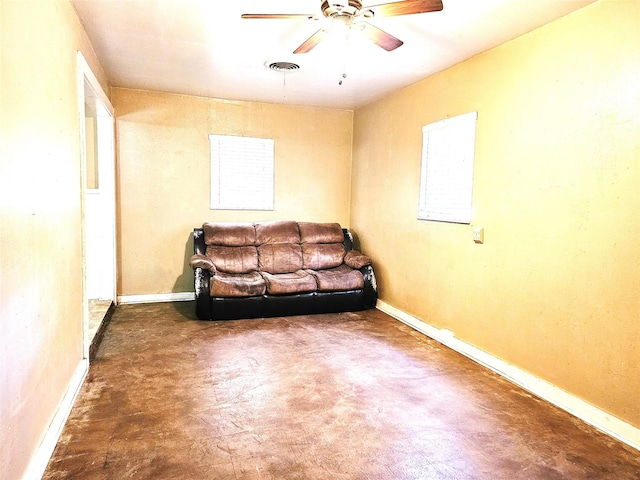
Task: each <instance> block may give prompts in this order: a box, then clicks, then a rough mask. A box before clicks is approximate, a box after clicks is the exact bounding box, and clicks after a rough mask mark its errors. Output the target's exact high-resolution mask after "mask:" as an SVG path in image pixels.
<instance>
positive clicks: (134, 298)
mask: <svg viewBox="0 0 640 480" xmlns="http://www.w3.org/2000/svg"><path fill="white" fill-rule="evenodd" d="M195 299H196V294H195V293H194V292H179V293H155V294H150V295H122V296H120V297H118V303H120V304H125V305H126V304H131V303H160V302H189V301H191V300H195Z"/></svg>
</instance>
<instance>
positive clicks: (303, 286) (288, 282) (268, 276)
mask: <svg viewBox="0 0 640 480" xmlns="http://www.w3.org/2000/svg"><path fill="white" fill-rule="evenodd" d="M262 276H263V277H264V279H265V280H266V282H267V293H269V294H272V295H282V294H286V293H304V292H313V291H315V290H316V287H317V286H316V279H315V278H314V277H313V275H310V274H309V273H307V272H305V271H303V270H298V271H297V272H293V273H278V274H272V273H266V272H262Z"/></svg>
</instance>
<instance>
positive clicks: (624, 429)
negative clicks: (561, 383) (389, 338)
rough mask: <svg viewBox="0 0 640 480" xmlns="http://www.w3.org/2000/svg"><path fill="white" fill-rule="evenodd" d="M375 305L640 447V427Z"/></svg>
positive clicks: (384, 305)
mask: <svg viewBox="0 0 640 480" xmlns="http://www.w3.org/2000/svg"><path fill="white" fill-rule="evenodd" d="M376 308H377V309H378V310H380V311H382V312H384V313H386V314H388V315H390V316H392V317H394V318H395V319H397V320H399V321H401V322H402V323H405V324H407V325H408V326H410V327H411V328H413V329H414V330H417V331H418V332H420V333H423V334H425V335H427V336H428V337H431V338H433V339H434V340H436V341H438V342H440V343H442V344H443V345H445V346H447V347H449V348H451V349H452V350H455V351H456V352H459V353H461V354H462V355H464V356H466V357H468V358H470V359H471V360H473V361H475V362H477V363H479V364H480V365H483V366H485V367H487V368H489V369H490V370H493V371H494V372H496V373H497V374H498V375H501V376H502V377H504V378H506V379H507V380H509V381H510V382H512V383H515V384H516V385H518V386H520V387H522V388H524V389H525V390H527V391H529V392H531V393H532V394H534V395H536V396H537V397H540V398H542V399H543V400H546V401H548V402H550V403H552V404H554V405H555V406H557V407H559V408H561V409H562V410H564V411H566V412H568V413H570V414H571V415H574V416H576V417H578V418H579V419H581V420H583V421H584V422H586V423H588V424H590V425H592V426H594V427H595V428H597V429H598V430H600V431H602V432H604V433H606V434H607V435H610V436H612V437H613V438H616V439H618V440H620V441H621V442H624V443H626V444H627V445H629V446H631V447H633V448H635V449H637V450H640V428H637V427H635V426H633V425H631V424H629V423H627V422H624V421H622V420H620V419H619V418H616V417H614V416H612V415H610V414H608V413H607V412H605V411H603V410H601V409H599V408H597V407H594V406H593V405H591V404H589V403H587V402H585V401H584V400H582V399H580V398H578V397H576V396H575V395H572V394H570V393H568V392H566V391H564V390H562V389H561V388H559V387H557V386H555V385H553V384H552V383H549V382H547V381H546V380H543V379H541V378H538V377H536V376H534V375H531V374H530V373H527V372H525V371H524V370H521V369H519V368H518V367H515V366H513V365H510V364H508V363H506V362H505V361H503V360H500V359H499V358H497V357H494V356H493V355H491V354H489V353H487V352H484V351H482V350H480V349H479V348H477V347H474V346H473V345H470V344H468V343H466V342H463V341H462V340H460V339H458V338H456V337H455V336H454V334H453V332H451V331H450V330H445V329H438V328H435V327H433V326H431V325H429V324H427V323H425V322H423V321H422V320H419V319H418V318H416V317H414V316H412V315H409V314H408V313H406V312H403V311H402V310H399V309H397V308H395V307H393V306H391V305H389V304H388V303H386V302H383V301H382V300H378V303H377V306H376Z"/></svg>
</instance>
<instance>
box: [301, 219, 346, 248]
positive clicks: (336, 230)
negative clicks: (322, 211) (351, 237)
mask: <svg viewBox="0 0 640 480" xmlns="http://www.w3.org/2000/svg"><path fill="white" fill-rule="evenodd" d="M298 227H299V229H300V243H342V241H343V240H344V234H343V233H342V227H340V224H339V223H305V222H299V223H298Z"/></svg>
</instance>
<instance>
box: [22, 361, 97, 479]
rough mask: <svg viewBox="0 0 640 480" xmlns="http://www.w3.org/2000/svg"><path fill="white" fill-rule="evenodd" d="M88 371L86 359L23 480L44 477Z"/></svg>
mask: <svg viewBox="0 0 640 480" xmlns="http://www.w3.org/2000/svg"><path fill="white" fill-rule="evenodd" d="M88 371H89V360H88V359H86V358H85V359H83V360H82V361H81V362H80V363H79V364H78V366H77V368H76V371H75V372H74V373H73V376H72V377H71V380H70V381H69V385H68V386H67V391H66V392H65V394H64V397H62V401H61V402H60V405H58V408H57V410H56V413H55V414H54V416H53V420H51V423H50V424H49V427H48V428H47V430H46V431H45V433H44V436H43V437H42V441H41V442H40V445H38V449H37V450H36V453H35V454H34V455H33V457H32V458H31V461H30V462H29V468H27V471H26V473H25V474H24V476H23V477H22V480H39V479H41V478H42V476H43V475H44V472H45V470H46V469H47V465H48V464H49V460H51V455H53V451H54V450H55V448H56V445H57V443H58V440H59V439H60V435H61V434H62V430H63V429H64V425H65V423H67V419H68V418H69V415H70V414H71V409H72V408H73V404H74V403H75V401H76V398H77V397H78V394H79V393H80V389H81V388H82V384H83V383H84V379H85V378H86V377H87V372H88Z"/></svg>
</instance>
